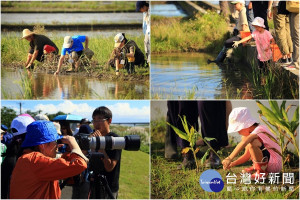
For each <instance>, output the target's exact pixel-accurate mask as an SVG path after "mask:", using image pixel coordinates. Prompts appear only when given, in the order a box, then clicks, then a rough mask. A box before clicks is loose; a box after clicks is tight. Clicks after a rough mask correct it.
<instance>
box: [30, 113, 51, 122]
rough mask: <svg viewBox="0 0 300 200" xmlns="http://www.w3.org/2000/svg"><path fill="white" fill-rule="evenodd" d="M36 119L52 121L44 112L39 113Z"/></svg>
mask: <svg viewBox="0 0 300 200" xmlns="http://www.w3.org/2000/svg"><path fill="white" fill-rule="evenodd" d="M34 119H35V120H36V121H37V120H45V121H50V120H49V118H48V116H47V115H43V114H38V115H36V116H35V117H34Z"/></svg>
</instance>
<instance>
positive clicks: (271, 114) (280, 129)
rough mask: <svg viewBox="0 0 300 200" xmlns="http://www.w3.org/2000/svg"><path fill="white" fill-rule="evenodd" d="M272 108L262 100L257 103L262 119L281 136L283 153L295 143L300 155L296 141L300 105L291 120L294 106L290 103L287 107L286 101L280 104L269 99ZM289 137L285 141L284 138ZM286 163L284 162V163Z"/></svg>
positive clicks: (280, 141) (272, 130)
mask: <svg viewBox="0 0 300 200" xmlns="http://www.w3.org/2000/svg"><path fill="white" fill-rule="evenodd" d="M269 104H270V107H271V109H269V108H267V107H266V106H264V105H263V104H262V103H261V102H259V101H257V105H258V107H259V108H260V110H259V111H258V113H259V114H260V119H261V120H262V121H263V122H264V123H265V124H266V125H267V126H268V127H269V129H270V130H271V132H272V133H274V134H275V135H276V136H277V137H278V138H279V144H280V148H281V151H282V154H284V152H285V151H286V150H287V145H288V144H289V143H291V144H293V145H294V147H295V149H296V152H297V154H298V156H299V147H298V145H297V142H296V136H297V128H298V126H299V106H297V108H296V110H295V112H294V114H293V117H292V119H291V120H289V118H288V112H289V110H290V108H291V107H292V106H296V105H289V106H288V107H287V108H286V101H283V102H282V104H281V105H280V107H279V105H278V103H277V101H271V100H270V101H269ZM285 138H286V139H287V141H286V142H285V140H284V139H285ZM283 164H284V163H282V165H283Z"/></svg>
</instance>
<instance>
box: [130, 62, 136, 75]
mask: <svg viewBox="0 0 300 200" xmlns="http://www.w3.org/2000/svg"><path fill="white" fill-rule="evenodd" d="M130 71H131V73H132V74H133V73H135V70H134V63H131V65H130Z"/></svg>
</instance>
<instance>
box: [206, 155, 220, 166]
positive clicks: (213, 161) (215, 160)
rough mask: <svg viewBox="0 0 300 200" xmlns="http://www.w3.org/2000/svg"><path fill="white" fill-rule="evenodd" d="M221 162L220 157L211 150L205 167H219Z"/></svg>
mask: <svg viewBox="0 0 300 200" xmlns="http://www.w3.org/2000/svg"><path fill="white" fill-rule="evenodd" d="M221 164H222V163H221V160H220V158H219V157H218V156H217V155H216V154H215V153H214V152H213V151H210V153H209V158H208V160H207V161H206V164H205V167H208V168H211V169H215V168H218V167H219V166H220V165H221Z"/></svg>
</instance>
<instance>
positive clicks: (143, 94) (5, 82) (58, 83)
mask: <svg viewBox="0 0 300 200" xmlns="http://www.w3.org/2000/svg"><path fill="white" fill-rule="evenodd" d="M24 73H26V72H24V71H23V70H17V71H10V70H7V69H2V71H1V79H2V86H1V87H2V88H1V89H2V90H1V91H2V98H4V99H21V98H24V97H22V94H23V93H24V88H23V87H21V84H23V83H22V82H21V79H22V78H21V75H23V74H24ZM29 77H30V80H31V84H32V93H33V98H34V99H148V98H149V87H148V86H147V85H145V84H143V83H141V82H135V81H130V82H126V81H122V82H121V83H120V82H109V81H99V80H98V79H94V78H87V77H84V76H80V75H77V74H74V75H73V74H72V75H67V76H66V75H65V76H64V75H61V76H53V75H52V74H45V73H31V75H30V76H29Z"/></svg>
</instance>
